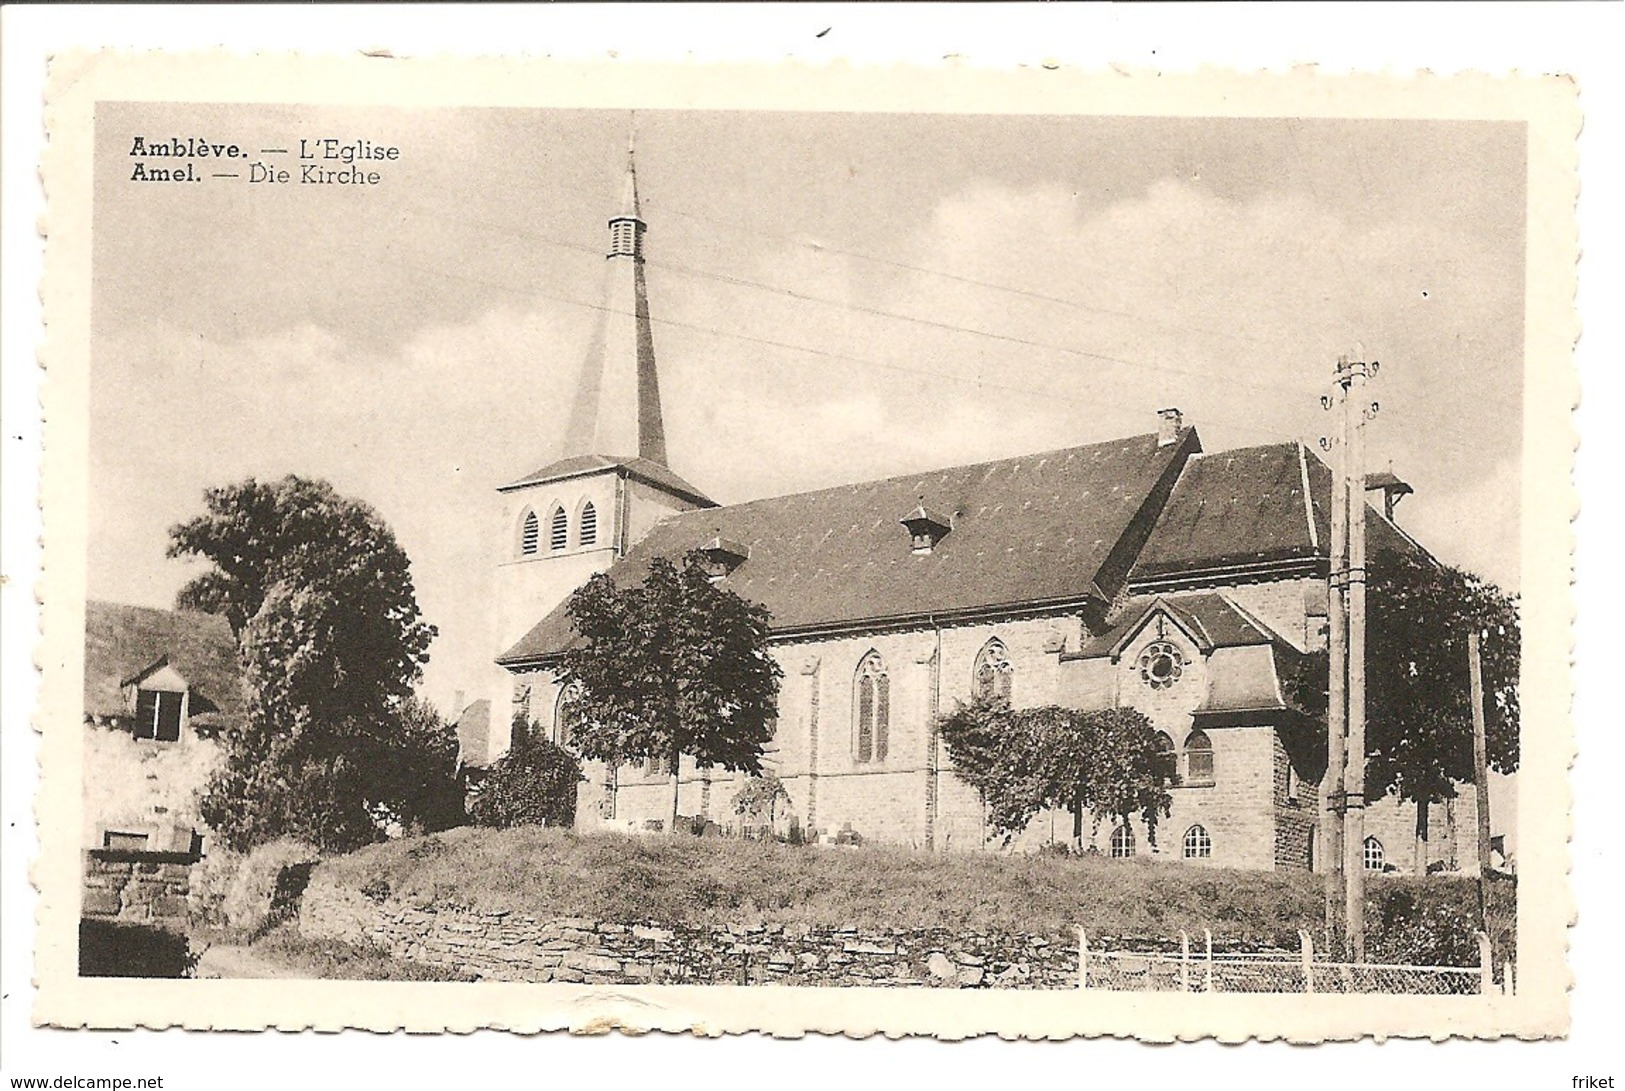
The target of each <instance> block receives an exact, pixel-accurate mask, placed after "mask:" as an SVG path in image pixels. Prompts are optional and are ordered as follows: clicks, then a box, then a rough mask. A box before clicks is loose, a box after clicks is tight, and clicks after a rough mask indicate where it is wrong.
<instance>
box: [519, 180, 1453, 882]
mask: <svg viewBox="0 0 1625 1091" xmlns="http://www.w3.org/2000/svg"><path fill="white" fill-rule="evenodd" d="M645 230H646V225H645V222H644V220H643V218H642V215H641V212H640V209H639V205H638V197H637V181H636V175H635V171H634V168H633V166H632V164H631V162H630V159H629V161H628V168H627V174H626V183H625V195H624V200H623V204H622V208H621V211H620V212H619V214H618V215H616V216H615V217H614V218H612V219H611V220H610V221H609V247H608V253H607V257H606V262H605V273H606V279H605V296H604V306H603V308H602V309H601V310H600V312H599V315H598V328H597V330H596V332H595V334H594V337H593V340H592V343H591V346H590V350H589V352H590V355H589V358H588V361H587V366H586V368H585V370H584V373H583V377H582V380H581V386H580V390H579V392H578V394H577V397H576V402H575V405H574V408H573V412H572V415H571V418H570V423H569V430H568V434H567V438H566V446H565V452H564V454H565V457H564V458H562V459H561V460H559V461H555V462H553V463H551V464H549V465H546V466H543V467H542V468H540V469H538V470H536V471H534V472H532V473H529V474H526V475H524V476H523V477H520V478H518V479H517V480H515V481H514V482H512V483H511V484H508V485H505V486H503V487H502V488H501V489H500V490H499V493H500V496H501V498H502V501H503V512H502V519H503V524H502V525H503V534H502V538H501V541H502V542H503V556H502V557H501V558H500V559H499V561H498V574H499V582H498V607H497V612H498V624H499V626H500V628H501V632H500V634H499V640H500V651H499V654H498V656H497V661H498V663H499V664H500V665H501V666H502V667H503V668H504V669H505V670H506V671H507V677H508V680H509V682H510V683H511V697H512V702H513V705H512V710H513V711H516V712H523V713H525V714H527V715H528V716H529V717H531V718H532V719H533V720H535V721H536V722H537V723H538V724H539V725H541V727H542V728H543V729H544V730H545V731H547V732H550V733H551V735H552V737H553V738H554V739H555V741H557V742H559V743H561V744H563V745H566V746H568V745H569V734H570V732H569V724H568V722H567V720H566V718H565V717H563V716H561V715H560V712H559V710H560V708H561V706H562V704H563V698H564V694H563V693H562V692H561V688H560V686H559V684H558V681H557V679H556V677H555V675H554V673H553V668H554V667H555V666H556V664H557V661H558V656H559V654H560V652H561V651H563V650H564V649H565V648H566V647H568V646H569V644H570V643H571V641H572V640H574V639H575V634H574V633H573V630H572V628H571V624H570V620H569V618H568V616H567V615H566V613H565V608H564V603H565V602H566V600H567V599H568V598H569V596H570V594H571V592H572V591H574V590H575V588H577V587H578V586H580V585H581V584H582V583H583V582H584V581H585V580H586V579H587V578H588V577H589V576H591V575H592V574H594V573H597V572H606V571H607V572H609V573H610V575H611V577H612V578H615V579H617V580H624V581H625V582H627V583H629V584H630V583H635V582H637V581H639V580H641V578H642V577H643V575H644V574H645V573H646V572H647V570H648V565H649V561H650V560H651V559H652V558H655V557H668V558H672V559H677V558H680V557H681V556H683V555H684V554H686V553H687V552H689V551H691V550H700V551H702V552H703V553H704V554H705V556H706V557H707V558H708V560H709V561H710V562H711V564H712V565H713V566H714V569H715V573H716V577H717V578H718V579H719V580H720V582H721V584H722V585H723V586H725V587H728V588H730V589H731V590H733V591H735V592H737V593H738V594H739V595H741V596H742V597H744V598H746V599H749V600H751V601H753V602H756V603H760V604H761V605H762V606H764V607H766V608H767V609H768V611H769V612H770V614H771V617H772V626H773V654H774V656H775V658H776V659H777V661H778V663H779V665H780V667H781V668H782V670H783V679H782V683H781V687H780V692H779V721H778V729H777V733H776V735H775V738H774V741H773V743H772V745H771V746H770V748H769V753H768V756H767V764H768V766H769V767H770V768H771V769H772V770H773V772H774V773H775V774H776V775H777V776H778V777H779V779H780V781H781V782H782V783H783V785H784V787H785V789H786V790H787V791H788V793H789V797H790V801H789V804H788V812H789V814H790V821H791V822H793V823H794V824H795V825H797V826H798V827H799V828H800V829H801V831H802V832H803V835H804V836H806V837H807V838H808V839H816V840H821V841H834V840H840V841H854V840H857V841H866V842H883V843H890V844H898V845H905V846H914V847H917V848H921V849H930V850H937V851H990V850H996V849H1002V847H1003V843H1002V840H1001V839H999V838H990V836H989V835H990V833H991V830H990V828H989V827H988V825H987V822H986V818H985V812H984V808H983V807H982V805H981V802H980V800H979V799H978V797H977V793H976V792H975V791H974V790H973V789H972V788H970V787H969V786H968V785H966V784H965V783H964V782H963V781H961V780H960V779H958V778H957V777H956V776H955V775H954V771H953V766H952V762H951V760H950V759H949V757H948V754H947V751H946V748H945V747H944V745H943V743H942V741H941V739H940V738H939V736H938V732H937V729H936V722H937V720H938V717H939V714H941V713H943V712H945V711H949V710H951V709H952V708H953V707H954V706H955V703H956V702H968V701H970V700H971V699H973V697H975V696H976V695H978V694H1001V695H1004V696H1007V697H1008V698H1009V700H1010V701H1011V702H1012V704H1013V705H1014V706H1016V707H1032V706H1038V705H1047V704H1060V705H1064V706H1068V707H1073V708H1081V709H1101V708H1108V707H1113V706H1127V707H1132V708H1136V709H1139V710H1141V711H1142V712H1144V713H1145V714H1146V716H1148V717H1149V718H1150V720H1151V721H1152V723H1153V724H1154V725H1155V727H1156V728H1157V730H1158V732H1159V736H1158V738H1159V745H1160V747H1161V749H1162V750H1163V752H1164V755H1165V760H1166V761H1167V763H1168V767H1169V769H1170V771H1171V772H1172V773H1173V779H1174V786H1173V787H1172V789H1171V794H1172V796H1173V805H1172V814H1171V816H1169V817H1167V818H1164V819H1162V820H1161V822H1160V823H1159V825H1158V828H1157V831H1156V838H1155V841H1154V843H1153V840H1152V838H1151V837H1150V836H1149V831H1147V830H1145V829H1144V828H1143V827H1142V826H1141V825H1140V824H1139V822H1138V820H1135V821H1134V822H1131V823H1129V824H1127V825H1114V824H1113V822H1111V821H1107V822H1105V823H1103V824H1102V825H1101V826H1100V829H1099V837H1098V842H1097V844H1098V848H1099V850H1100V851H1101V852H1102V853H1106V854H1109V855H1111V856H1114V857H1129V856H1136V855H1147V854H1153V853H1154V854H1155V855H1157V856H1159V857H1160V858H1164V859H1173V860H1180V861H1186V862H1189V863H1190V864H1192V865H1197V866H1201V865H1217V866H1228V867H1244V868H1256V869H1275V868H1281V869H1313V868H1315V867H1316V866H1317V865H1318V864H1319V862H1320V859H1319V858H1320V853H1319V852H1318V850H1317V840H1318V830H1319V825H1320V811H1319V797H1320V794H1319V782H1320V779H1321V777H1322V775H1323V773H1324V757H1323V756H1322V757H1319V758H1318V759H1317V751H1319V752H1320V753H1322V754H1323V747H1317V740H1316V738H1315V732H1316V730H1317V729H1316V728H1314V727H1312V726H1311V725H1310V724H1308V723H1307V722H1305V721H1304V720H1302V719H1301V718H1300V717H1298V716H1297V715H1296V714H1295V713H1294V712H1293V711H1292V710H1291V708H1289V706H1288V702H1287V701H1286V700H1285V699H1284V697H1283V692H1282V686H1283V679H1284V676H1285V672H1286V671H1287V670H1289V669H1290V667H1291V665H1292V664H1293V663H1295V662H1296V661H1297V660H1298V659H1300V658H1301V657H1303V656H1305V655H1306V654H1309V653H1311V652H1313V651H1316V650H1319V649H1321V648H1323V647H1324V646H1325V641H1326V631H1327V572H1328V567H1329V565H1328V554H1329V550H1328V548H1327V544H1326V543H1327V539H1328V537H1329V529H1328V525H1329V517H1328V513H1329V510H1330V497H1331V487H1332V475H1331V472H1330V471H1329V470H1328V468H1327V467H1326V466H1325V464H1324V463H1322V462H1321V461H1320V459H1319V458H1318V456H1317V455H1316V454H1315V453H1314V452H1313V451H1311V450H1308V449H1307V448H1305V447H1304V446H1303V445H1302V444H1298V443H1291V442H1288V443H1278V444H1272V445H1268V446H1263V447H1253V448H1248V449H1244V450H1232V451H1222V452H1206V451H1204V450H1203V448H1202V443H1201V440H1200V438H1199V437H1198V435H1197V431H1196V429H1195V428H1194V427H1193V426H1191V425H1189V424H1187V423H1186V422H1185V421H1184V420H1183V419H1182V418H1181V415H1180V413H1179V411H1178V410H1175V409H1166V410H1163V411H1161V412H1160V413H1159V414H1158V415H1157V418H1156V419H1155V420H1148V421H1147V430H1146V431H1145V432H1144V433H1143V434H1140V435H1134V436H1128V437H1125V438H1122V439H1114V440H1110V441H1107V442H1099V443H1091V444H1087V445H1083V446H1078V447H1073V448H1069V449H1064V450H1058V451H1047V452H1040V453H1036V454H1030V455H1023V456H1021V457H1017V458H1007V459H1000V460H998V461H993V462H985V463H980V464H977V465H971V466H954V467H948V468H945V469H940V470H932V471H926V472H919V473H910V474H903V475H900V476H896V477H891V478H887V479H884V480H880V481H868V482H862V483H859V484H853V485H842V486H838V487H835V488H826V489H819V490H816V491H813V492H805V493H798V494H794V495H789V496H778V497H771V498H766V499H760V500H753V501H749V502H746V503H741V504H734V505H727V506H719V505H717V504H716V503H714V502H713V501H712V500H710V499H709V498H708V497H707V496H706V495H705V493H703V492H702V491H701V490H700V489H699V488H697V487H696V486H694V485H692V484H690V483H689V482H688V481H687V480H685V479H684V478H683V477H680V476H679V475H678V474H677V473H676V472H674V471H673V469H672V468H671V467H670V466H669V465H668V464H667V456H666V444H665V434H664V425H663V422H662V418H661V406H660V390H659V381H658V376H657V372H656V366H655V354H654V340H653V337H652V336H651V329H650V318H649V301H648V298H647V291H646V287H645V281H644V267H643V243H644V234H645ZM1370 488H1371V490H1372V491H1373V492H1380V493H1382V494H1383V496H1384V498H1385V500H1386V501H1387V503H1383V504H1377V505H1372V506H1371V510H1370V513H1369V517H1368V524H1369V534H1370V538H1369V548H1370V550H1371V551H1372V552H1373V553H1375V552H1376V551H1378V550H1381V549H1384V548H1400V549H1408V550H1420V549H1421V548H1422V547H1421V546H1419V545H1417V544H1416V543H1415V542H1414V540H1412V539H1411V538H1410V537H1409V536H1408V535H1406V534H1405V533H1404V532H1403V531H1401V530H1400V529H1399V528H1398V527H1397V525H1396V524H1395V523H1394V522H1393V521H1392V518H1391V516H1392V512H1393V501H1394V499H1395V498H1396V497H1397V496H1398V495H1401V494H1402V493H1403V492H1405V491H1408V489H1409V487H1408V486H1406V485H1405V484H1404V483H1403V482H1400V481H1399V480H1398V479H1397V478H1393V477H1392V475H1391V474H1390V475H1384V476H1383V477H1382V478H1380V479H1379V478H1373V479H1372V481H1371V482H1370ZM494 707H495V708H497V709H500V708H502V707H503V706H502V705H501V704H497V705H495V706H494ZM507 720H508V718H507V717H504V716H499V715H492V716H491V721H492V722H491V728H492V731H493V733H503V734H504V737H503V738H500V739H499V738H493V740H492V743H493V746H492V752H493V754H497V753H500V752H501V751H502V750H503V749H505V747H506V745H507V744H506V738H505V732H506V731H507ZM1317 761H1318V764H1317ZM586 773H587V776H588V781H587V783H585V784H583V785H582V789H581V799H580V804H579V806H578V809H577V822H578V824H579V825H581V826H583V827H591V826H594V825H599V824H602V825H606V826H611V827H614V828H621V829H626V828H629V827H630V828H635V829H659V828H662V827H663V825H664V823H665V821H667V819H668V816H669V811H670V793H671V780H670V771H669V770H668V769H666V768H665V767H663V765H662V763H659V762H649V763H644V764H641V765H637V766H631V765H627V766H622V767H621V768H619V769H608V768H605V767H603V766H602V765H601V764H597V763H589V764H588V766H587V768H586ZM678 778H679V784H680V788H679V793H680V794H679V810H680V813H681V814H683V815H692V816H703V817H705V818H707V819H709V820H711V821H714V822H716V823H718V824H719V825H722V826H728V825H731V824H736V823H737V822H738V816H737V815H736V814H735V813H734V808H733V805H732V801H733V798H734V796H735V794H736V793H737V792H738V790H739V788H740V786H741V785H742V784H743V777H741V776H739V775H736V774H730V773H726V772H724V771H722V770H717V769H702V768H695V767H692V766H691V765H690V764H689V761H688V759H686V758H685V759H684V760H683V761H682V763H681V768H680V769H679V770H678ZM1471 812H1472V799H1471V793H1466V794H1465V795H1464V796H1463V798H1461V799H1458V800H1457V801H1455V802H1454V803H1453V804H1452V805H1451V806H1449V807H1437V808H1434V809H1433V815H1434V816H1435V817H1434V826H1435V829H1434V831H1432V834H1431V838H1430V840H1429V843H1428V848H1427V850H1426V853H1425V855H1426V858H1427V860H1428V862H1430V863H1435V862H1439V861H1442V862H1444V864H1445V865H1446V866H1452V865H1453V863H1454V860H1455V859H1456V857H1457V856H1458V853H1457V851H1456V846H1455V844H1454V841H1455V835H1454V830H1456V829H1460V830H1462V831H1464V832H1463V835H1462V836H1463V837H1464V838H1465V837H1466V836H1467V833H1466V832H1465V831H1470V830H1472V829H1473V828H1474V827H1473V821H1474V819H1473V816H1472V813H1471ZM1414 823H1415V811H1414V808H1413V807H1410V806H1408V805H1401V804H1399V803H1398V802H1397V801H1396V800H1392V799H1387V800H1383V801H1380V802H1379V803H1376V804H1373V805H1372V806H1371V807H1369V808H1368V810H1367V820H1366V825H1367V833H1368V834H1369V835H1370V836H1369V837H1368V839H1367V841H1366V845H1365V857H1366V863H1367V866H1368V867H1369V868H1371V869H1373V870H1383V869H1388V870H1392V869H1395V868H1398V869H1400V870H1407V871H1408V870H1412V869H1414V867H1415V866H1416V855H1415V853H1414V852H1413V849H1412V846H1413V844H1414V839H1415V832H1414ZM1087 829H1088V826H1087V824H1086V832H1087ZM1071 833H1072V818H1071V816H1070V815H1067V814H1054V815H1052V814H1048V813H1045V814H1041V815H1039V816H1038V817H1037V818H1036V819H1035V820H1034V821H1033V822H1032V823H1031V825H1030V826H1029V828H1028V829H1027V830H1026V831H1025V832H1023V833H1022V834H1021V835H1020V836H1019V837H1018V838H1016V839H1015V841H1014V843H1013V845H1014V847H1015V848H1016V849H1018V850H1021V849H1034V848H1037V847H1040V846H1041V845H1043V844H1045V843H1046V842H1050V841H1058V842H1062V843H1064V842H1066V841H1068V840H1069V839H1070V837H1071ZM1471 855H1472V853H1471V849H1470V847H1469V842H1467V841H1465V840H1464V841H1463V843H1462V848H1461V852H1460V853H1459V856H1460V857H1461V858H1462V859H1463V860H1466V859H1468V858H1469V857H1471Z"/></svg>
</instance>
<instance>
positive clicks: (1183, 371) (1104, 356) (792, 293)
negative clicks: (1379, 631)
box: [456, 217, 1320, 393]
mask: <svg viewBox="0 0 1625 1091" xmlns="http://www.w3.org/2000/svg"><path fill="white" fill-rule="evenodd" d="M456 218H457V219H459V220H460V221H461V222H463V223H469V224H475V225H479V226H489V227H493V228H497V227H500V228H502V229H503V230H505V231H507V232H508V233H510V234H512V235H515V236H519V237H522V238H526V239H529V240H531V241H534V242H542V243H546V244H548V245H552V246H559V247H564V248H566V249H570V250H578V251H581V252H583V253H590V254H595V255H601V254H602V253H603V248H602V247H601V246H600V247H595V246H587V245H584V244H581V243H573V242H567V241H565V240H562V239H556V238H552V237H550V236H545V235H539V234H536V233H534V232H527V231H522V230H518V229H511V228H510V227H509V225H497V224H490V223H482V222H481V221H477V220H470V219H466V218H461V217H456ZM644 263H645V264H646V265H650V266H654V267H656V268H660V269H665V270H669V271H671V272H676V273H680V274H687V275H690V276H696V277H703V278H705V279H709V280H715V281H719V282H721V283H725V284H731V285H734V286H736V287H743V288H753V289H756V290H759V291H766V292H772V293H775V294H777V295H782V296H785V297H787V298H791V299H798V300H802V301H804V302H809V303H819V304H823V305H826V306H831V307H838V308H841V309H844V310H850V311H855V312H858V313H862V314H868V315H873V316H875V317H878V318H888V319H893V320H896V321H901V322H911V323H914V324H917V325H921V326H927V327H930V328H933V329H940V330H943V331H947V332H953V333H963V334H969V335H971V336H974V337H985V338H989V339H992V340H996V341H1004V342H1007V343H1010V344H1017V345H1023V346H1026V347H1029V348H1039V349H1047V350H1050V351H1053V352H1060V353H1065V354H1067V355H1070V356H1077V357H1080V358H1083V359H1088V360H1094V361H1098V362H1101V363H1108V364H1116V365H1119V366H1122V367H1129V368H1134V369H1136V370H1149V371H1160V372H1166V373H1168V374H1171V375H1183V376H1185V377H1187V378H1192V379H1202V380H1207V379H1208V378H1209V375H1208V373H1206V372H1203V371H1198V370H1195V369H1191V368H1180V367H1174V366H1172V365H1169V364H1164V363H1147V362H1145V361H1141V360H1133V359H1129V358H1127V357H1122V356H1113V355H1111V354H1109V353H1103V352H1094V351H1091V350H1089V349H1080V348H1074V347H1072V346H1070V345H1062V344H1057V343H1054V342H1046V341H1035V340H1032V339H1030V338H1025V337H1018V336H1015V335H1014V334H1004V333H998V332H996V331H993V330H982V329H976V328H974V327H970V326H960V325H956V324H954V323H952V322H942V321H939V320H936V319H931V318H924V317H921V316H918V315H910V314H903V313H901V312H898V311H888V310H883V309H881V308H878V307H867V306H864V305H862V304H858V303H852V302H850V301H847V300H840V299H831V298H829V297H828V296H820V295H815V294H813V293H811V292H803V291H799V290H797V289H794V288H785V287H782V286H779V285H774V284H767V283H765V282H763V281H758V280H751V279H749V278H747V277H739V276H734V275H732V274H728V273H719V272H713V271H711V270H707V269H698V268H695V267H693V266H688V265H683V264H680V263H677V262H670V261H660V260H657V259H653V258H645V259H644ZM889 264H895V265H899V266H900V267H902V268H908V269H918V267H916V266H908V265H902V264H901V263H895V262H893V263H889ZM919 271H922V272H927V273H930V272H932V271H931V270H924V269H921V270H919ZM935 275H942V276H946V277H948V278H949V279H954V280H961V281H964V282H965V283H970V284H982V285H983V286H986V287H995V288H996V287H998V286H997V285H991V284H987V283H986V282H981V281H973V280H969V279H968V278H963V277H958V276H955V275H953V274H935ZM1009 290H1012V291H1017V292H1018V293H1020V294H1027V295H1032V296H1033V297H1034V298H1037V299H1045V300H1049V301H1052V302H1060V303H1065V301H1064V300H1059V299H1055V298H1054V297H1049V296H1042V295H1037V294H1036V293H1025V292H1020V290H1019V289H1009ZM565 302H567V301H565ZM1115 313H1121V314H1122V315H1123V316H1124V317H1128V318H1135V317H1136V316H1133V315H1129V314H1127V313H1126V312H1115ZM1165 328H1171V327H1165ZM1225 381H1226V382H1227V383H1229V384H1230V385H1234V386H1246V387H1251V388H1253V389H1255V390H1263V391H1268V392H1270V393H1279V392H1280V391H1282V390H1283V389H1291V387H1290V386H1289V385H1287V384H1269V383H1259V382H1253V381H1250V380H1247V379H1244V378H1240V377H1237V376H1235V375H1230V376H1228V377H1227V378H1226V380H1225ZM1299 389H1300V390H1301V391H1302V392H1305V393H1309V392H1313V391H1318V390H1319V389H1320V387H1319V386H1316V387H1307V386H1306V387H1301V388H1299Z"/></svg>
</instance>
